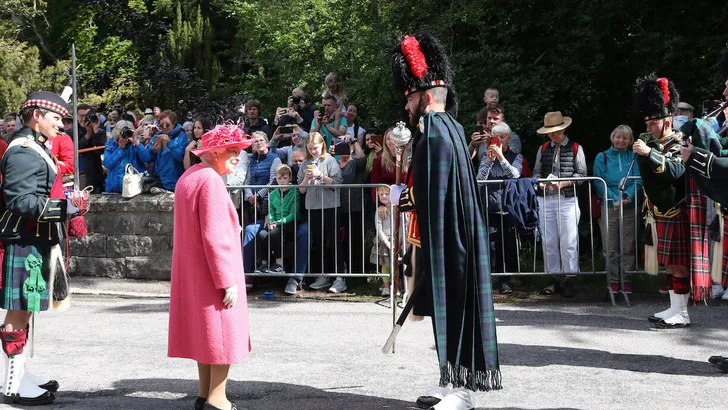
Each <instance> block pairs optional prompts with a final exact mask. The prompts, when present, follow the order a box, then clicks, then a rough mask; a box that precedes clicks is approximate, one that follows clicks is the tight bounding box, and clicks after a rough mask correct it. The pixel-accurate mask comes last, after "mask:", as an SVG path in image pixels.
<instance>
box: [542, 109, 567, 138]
mask: <svg viewBox="0 0 728 410" xmlns="http://www.w3.org/2000/svg"><path fill="white" fill-rule="evenodd" d="M569 125H571V117H564V116H563V115H561V111H555V112H547V113H546V115H544V117H543V127H541V128H539V129H538V130H536V132H537V133H539V134H548V133H550V132H556V131H561V130H564V129H566V127H568V126H569Z"/></svg>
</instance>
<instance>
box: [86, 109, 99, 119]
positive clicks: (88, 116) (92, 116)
mask: <svg viewBox="0 0 728 410" xmlns="http://www.w3.org/2000/svg"><path fill="white" fill-rule="evenodd" d="M98 121H99V116H98V115H97V114H96V113H95V112H93V111H89V112H88V113H86V122H98Z"/></svg>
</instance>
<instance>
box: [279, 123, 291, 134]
mask: <svg viewBox="0 0 728 410" xmlns="http://www.w3.org/2000/svg"><path fill="white" fill-rule="evenodd" d="M278 129H279V130H280V131H281V134H292V133H293V127H292V126H290V125H282V126H280V127H279V128H278Z"/></svg>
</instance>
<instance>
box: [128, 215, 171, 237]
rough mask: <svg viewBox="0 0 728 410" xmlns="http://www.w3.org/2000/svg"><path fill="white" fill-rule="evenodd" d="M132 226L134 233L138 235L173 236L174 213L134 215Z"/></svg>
mask: <svg viewBox="0 0 728 410" xmlns="http://www.w3.org/2000/svg"><path fill="white" fill-rule="evenodd" d="M132 224H133V226H132V231H133V233H134V234H136V235H171V234H172V228H173V225H174V213H172V212H140V213H137V214H134V219H133V220H132Z"/></svg>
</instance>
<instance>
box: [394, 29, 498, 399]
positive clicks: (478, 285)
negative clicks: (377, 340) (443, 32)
mask: <svg viewBox="0 0 728 410" xmlns="http://www.w3.org/2000/svg"><path fill="white" fill-rule="evenodd" d="M392 71H393V85H394V88H395V89H396V90H397V91H398V92H401V93H402V94H403V95H404V96H405V98H406V99H407V104H406V107H405V108H406V110H407V112H408V114H409V122H410V125H412V126H418V132H417V133H416V134H415V136H414V141H413V147H412V162H411V164H412V165H411V166H410V169H409V175H408V178H407V179H408V181H411V188H410V189H409V190H408V191H405V193H404V195H405V197H406V198H409V200H408V201H407V202H408V204H407V205H408V206H409V207H410V209H411V208H414V214H415V215H416V223H417V225H418V229H419V231H418V237H419V244H420V247H419V248H418V250H417V252H416V259H417V262H416V264H415V269H416V271H417V272H416V274H415V278H416V279H415V291H414V294H413V295H412V300H413V301H414V313H415V315H420V316H431V317H432V324H433V328H434V331H435V341H436V345H437V355H438V359H439V370H440V383H439V388H435V389H433V390H431V391H430V392H428V393H427V394H426V395H425V396H422V397H420V398H419V399H418V401H417V404H418V406H420V407H421V408H432V409H435V410H444V409H447V410H465V409H472V408H475V395H474V393H473V391H486V390H491V389H500V388H501V374H500V368H499V362H498V344H497V340H496V333H495V314H494V310H493V296H492V290H491V280H490V268H489V267H490V263H489V262H488V244H489V242H488V230H487V226H486V224H485V219H484V216H483V208H482V204H481V202H480V195H478V188H477V186H476V184H475V178H474V177H475V171H474V169H473V165H472V163H471V161H470V155H469V154H468V148H467V147H468V144H467V142H466V141H465V134H464V131H463V127H462V126H461V125H460V124H459V123H458V122H457V121H456V120H455V118H454V116H453V115H454V112H455V111H456V110H457V100H456V95H455V92H454V88H453V83H452V78H453V73H452V69H451V68H450V63H449V60H448V58H447V55H446V54H445V50H444V47H443V45H442V43H440V41H439V40H437V39H436V38H434V37H433V36H432V35H430V34H428V33H419V34H415V35H412V36H409V35H406V36H402V37H400V38H399V40H398V41H397V43H396V46H395V48H394V50H393V53H392ZM451 113H453V114H451ZM400 203H401V204H402V205H404V204H405V203H404V202H402V201H400ZM449 385H452V387H454V389H451V388H450V386H449Z"/></svg>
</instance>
